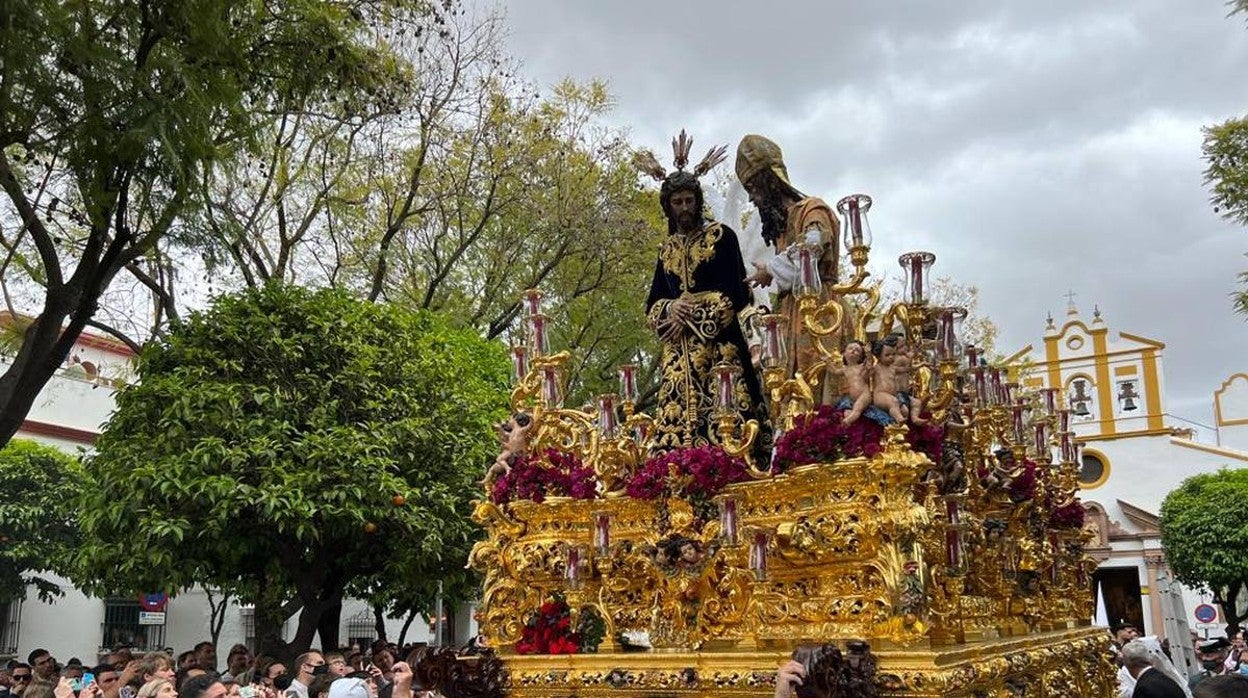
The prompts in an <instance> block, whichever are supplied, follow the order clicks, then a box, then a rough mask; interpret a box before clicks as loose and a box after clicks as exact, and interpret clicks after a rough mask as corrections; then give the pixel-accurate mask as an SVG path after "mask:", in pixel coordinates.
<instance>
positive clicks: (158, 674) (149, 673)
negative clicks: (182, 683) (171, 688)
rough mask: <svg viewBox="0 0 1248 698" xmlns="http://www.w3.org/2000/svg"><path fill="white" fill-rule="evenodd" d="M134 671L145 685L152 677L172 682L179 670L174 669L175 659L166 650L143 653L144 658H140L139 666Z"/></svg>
mask: <svg viewBox="0 0 1248 698" xmlns="http://www.w3.org/2000/svg"><path fill="white" fill-rule="evenodd" d="M134 673H135V675H136V676H137V677H138V678H139V679H140V680H141V681H142V684H141V685H144V686H146V685H147V683H148V682H149V681H151V680H152V679H164V680H166V681H170V682H172V681H173V680H174V679H176V678H177V675H178V672H176V671H174V670H173V659H171V658H170V657H169V655H167V654H165V653H164V652H148V653H147V654H145V655H143V658H142V659H140V660H138V666H137V668H136V669H135V672H134ZM175 690H176V689H175Z"/></svg>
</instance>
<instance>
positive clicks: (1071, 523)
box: [1049, 499, 1086, 529]
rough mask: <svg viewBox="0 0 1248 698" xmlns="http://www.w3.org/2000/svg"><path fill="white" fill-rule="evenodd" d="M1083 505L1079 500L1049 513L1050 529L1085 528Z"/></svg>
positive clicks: (1055, 508)
mask: <svg viewBox="0 0 1248 698" xmlns="http://www.w3.org/2000/svg"><path fill="white" fill-rule="evenodd" d="M1085 514H1086V512H1085V511H1084V509H1083V504H1082V503H1080V502H1079V500H1078V499H1076V500H1074V501H1073V502H1071V503H1069V504H1066V505H1065V506H1060V507H1054V509H1053V511H1051V512H1049V527H1050V528H1061V529H1069V528H1083V521H1084V515H1085Z"/></svg>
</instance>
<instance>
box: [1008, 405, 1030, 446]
mask: <svg viewBox="0 0 1248 698" xmlns="http://www.w3.org/2000/svg"><path fill="white" fill-rule="evenodd" d="M1010 410H1011V411H1012V412H1013V416H1014V443H1016V444H1022V443H1024V441H1023V439H1024V438H1026V437H1025V436H1024V431H1023V403H1021V402H1016V403H1014V405H1013V406H1012V407H1011V408H1010Z"/></svg>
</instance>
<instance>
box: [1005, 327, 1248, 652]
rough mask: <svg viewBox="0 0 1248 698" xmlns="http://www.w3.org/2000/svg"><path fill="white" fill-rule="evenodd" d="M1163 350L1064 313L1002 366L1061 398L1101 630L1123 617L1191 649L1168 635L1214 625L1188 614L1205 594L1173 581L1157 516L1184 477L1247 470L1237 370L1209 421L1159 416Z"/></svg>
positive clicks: (1243, 401) (1245, 421) (1247, 430)
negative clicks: (1071, 435)
mask: <svg viewBox="0 0 1248 698" xmlns="http://www.w3.org/2000/svg"><path fill="white" fill-rule="evenodd" d="M1165 349H1166V345H1165V344H1164V343H1162V342H1160V341H1157V340H1155V339H1151V338H1148V337H1144V336H1141V335H1136V334H1131V333H1128V332H1123V331H1111V329H1110V327H1109V326H1108V324H1107V323H1106V322H1105V320H1104V318H1102V317H1101V313H1100V311H1099V310H1097V311H1096V312H1094V313H1093V316H1092V318H1091V319H1090V320H1089V319H1087V318H1085V317H1083V316H1082V315H1081V314H1080V313H1079V312H1078V310H1076V309H1075V308H1074V307H1073V305H1072V306H1071V307H1070V308H1069V309H1068V310H1067V314H1066V317H1065V319H1064V322H1063V323H1062V324H1061V325H1060V326H1059V325H1058V324H1057V323H1056V322H1055V321H1054V320H1053V318H1052V317H1050V318H1049V319H1048V323H1047V326H1046V328H1045V332H1044V336H1043V338H1042V340H1041V342H1040V343H1039V344H1033V345H1028V346H1026V347H1024V348H1022V349H1021V350H1019V351H1018V352H1016V353H1015V354H1014V355H1012V356H1010V357H1009V358H1008V359H1007V363H1008V364H1009V365H1011V366H1012V367H1014V368H1015V369H1016V375H1017V376H1018V378H1019V379H1020V383H1021V384H1022V385H1023V386H1025V387H1027V388H1032V389H1039V388H1058V389H1060V390H1061V394H1062V395H1063V396H1064V400H1065V404H1066V406H1067V407H1068V408H1070V409H1071V412H1072V414H1071V423H1072V425H1073V426H1072V428H1073V430H1074V432H1075V434H1076V439H1077V440H1078V441H1080V442H1082V443H1083V444H1084V448H1083V451H1082V463H1081V468H1080V473H1079V481H1080V488H1081V490H1082V492H1081V497H1082V499H1083V502H1084V506H1085V508H1086V509H1087V513H1088V516H1087V522H1088V523H1087V528H1088V529H1089V531H1090V532H1091V533H1092V534H1093V540H1092V543H1091V544H1090V552H1091V553H1092V555H1093V556H1094V557H1095V558H1096V559H1097V560H1098V561H1099V563H1100V566H1099V568H1098V569H1097V571H1096V574H1095V576H1094V581H1095V586H1094V588H1093V590H1092V591H1093V593H1097V594H1099V599H1100V601H1099V602H1098V603H1099V606H1100V608H1101V609H1102V610H1101V611H1100V613H1101V614H1102V616H1101V618H1100V619H1099V620H1100V622H1105V621H1109V622H1116V621H1119V620H1126V621H1129V622H1131V623H1132V624H1134V625H1136V626H1137V627H1139V628H1140V630H1141V632H1142V633H1143V634H1147V635H1157V636H1159V637H1170V639H1171V642H1172V644H1174V645H1178V646H1181V647H1182V646H1186V647H1189V648H1190V646H1191V643H1190V642H1188V641H1186V640H1187V638H1180V637H1175V635H1179V634H1185V633H1186V632H1187V631H1188V629H1189V628H1190V629H1192V630H1194V631H1196V632H1198V633H1199V634H1201V635H1204V636H1208V635H1211V634H1212V635H1218V634H1221V633H1222V628H1221V627H1220V626H1221V625H1222V623H1220V622H1217V621H1220V620H1221V619H1220V618H1219V619H1217V621H1213V622H1200V620H1199V619H1197V618H1196V616H1195V610H1196V607H1197V606H1198V605H1200V604H1202V603H1208V602H1209V600H1210V598H1211V596H1210V595H1208V594H1202V593H1200V592H1199V591H1197V590H1192V589H1188V588H1185V587H1182V586H1181V585H1179V584H1178V583H1177V582H1174V581H1173V579H1172V575H1171V573H1170V571H1169V568H1168V567H1167V565H1166V558H1165V553H1164V551H1163V550H1162V547H1161V536H1160V533H1159V528H1158V522H1159V517H1158V514H1159V511H1160V508H1161V503H1162V501H1163V500H1164V499H1165V497H1166V495H1167V494H1168V493H1169V492H1170V491H1171V490H1173V489H1175V488H1176V487H1178V486H1179V485H1180V484H1181V483H1182V482H1183V481H1184V480H1185V479H1187V478H1188V477H1191V476H1193V475H1196V474H1199V473H1206V472H1214V471H1217V470H1219V469H1221V468H1242V467H1246V466H1248V373H1236V374H1234V375H1232V376H1229V377H1228V378H1227V379H1226V380H1225V381H1224V382H1223V383H1222V384H1221V385H1220V386H1210V394H1211V399H1212V400H1213V406H1214V416H1215V423H1214V424H1213V425H1203V424H1198V423H1195V422H1191V421H1189V420H1187V419H1184V418H1183V417H1180V416H1178V415H1175V414H1172V413H1170V412H1168V411H1167V408H1166V399H1165V398H1166V392H1165V378H1164V375H1165V374H1164V371H1163V354H1164V352H1165ZM1205 620H1208V619H1207V618H1205Z"/></svg>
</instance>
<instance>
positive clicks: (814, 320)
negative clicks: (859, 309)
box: [797, 296, 845, 360]
mask: <svg viewBox="0 0 1248 698" xmlns="http://www.w3.org/2000/svg"><path fill="white" fill-rule="evenodd" d="M797 309H798V313H799V314H800V315H801V318H802V328H803V329H805V330H806V333H807V334H809V335H810V338H811V340H812V342H813V343H814V345H815V348H816V349H818V350H819V354H820V356H822V357H823V358H824V359H825V360H826V359H828V358H830V357H831V356H833V355H834V354H836V353H837V352H838V351H839V347H832V348H828V347H827V345H825V344H824V340H825V339H827V338H829V337H830V338H833V339H835V338H837V337H838V336H839V335H840V331H841V323H842V321H843V320H844V319H845V309H844V308H843V307H841V303H840V300H839V299H837V298H836V297H833V298H830V299H829V300H826V301H824V302H822V303H820V302H819V299H818V298H817V297H815V296H803V297H802V298H800V299H799V300H798V304H797Z"/></svg>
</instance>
